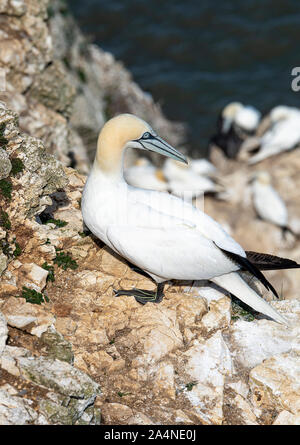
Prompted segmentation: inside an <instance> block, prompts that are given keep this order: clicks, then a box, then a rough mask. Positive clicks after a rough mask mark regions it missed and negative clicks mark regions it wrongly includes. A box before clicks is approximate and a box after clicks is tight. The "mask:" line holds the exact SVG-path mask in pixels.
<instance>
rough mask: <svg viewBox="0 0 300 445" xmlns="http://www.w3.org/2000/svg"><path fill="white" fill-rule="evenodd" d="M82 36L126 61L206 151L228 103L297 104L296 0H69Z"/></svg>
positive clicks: (299, 16)
mask: <svg viewBox="0 0 300 445" xmlns="http://www.w3.org/2000/svg"><path fill="white" fill-rule="evenodd" d="M69 6H70V8H71V10H72V12H73V13H74V15H75V17H76V18H77V20H78V22H79V24H80V25H81V28H82V29H83V31H84V32H85V33H86V34H89V35H91V36H92V39H93V41H94V42H95V43H97V44H99V45H100V46H101V47H102V48H103V49H105V50H108V51H110V52H112V53H113V54H114V55H115V57H116V58H117V59H120V60H122V61H123V62H124V64H125V65H126V66H127V68H128V69H130V71H131V72H132V74H133V76H134V79H135V80H136V81H137V82H138V83H139V84H140V85H141V87H142V88H143V89H144V90H146V91H149V92H150V93H151V94H152V95H153V97H154V98H155V100H157V101H159V102H160V103H161V105H162V108H163V110H164V112H165V114H166V115H167V116H168V117H169V118H170V119H173V120H179V121H184V122H186V123H187V124H188V125H189V128H190V132H189V141H188V142H189V144H190V147H191V151H192V153H193V155H198V156H199V155H201V154H205V152H206V149H207V142H208V140H209V137H210V136H211V135H212V134H213V132H214V130H215V123H216V119H217V115H218V113H219V112H220V110H221V109H222V108H223V107H224V105H226V104H227V103H228V102H230V101H233V100H234V101H236V100H237V101H241V102H243V103H246V104H251V105H254V106H255V107H257V108H258V109H259V110H260V111H262V112H263V113H266V112H267V111H268V110H269V109H270V108H271V107H273V106H275V105H278V104H286V105H292V106H300V92H298V93H297V92H294V91H292V89H291V81H292V79H293V78H292V76H291V71H292V68H293V67H295V66H300V2H299V0H226V1H219V0H218V1H217V0H215V1H213V0H201V1H200V0H185V1H179V0H69Z"/></svg>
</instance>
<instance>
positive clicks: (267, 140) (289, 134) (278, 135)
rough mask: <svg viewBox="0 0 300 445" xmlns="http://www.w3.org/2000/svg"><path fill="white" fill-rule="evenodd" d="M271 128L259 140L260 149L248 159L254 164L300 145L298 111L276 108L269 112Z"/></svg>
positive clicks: (290, 108) (291, 108)
mask: <svg viewBox="0 0 300 445" xmlns="http://www.w3.org/2000/svg"><path fill="white" fill-rule="evenodd" d="M270 124H271V127H270V128H269V129H268V130H267V131H266V132H265V133H264V135H263V136H262V137H261V139H260V149H259V151H258V153H257V154H255V155H254V156H252V157H251V158H250V159H249V161H248V162H249V164H256V163H257V162H260V161H262V160H263V159H266V158H269V157H270V156H274V155H276V154H279V153H281V152H284V151H288V150H292V149H293V148H295V147H296V146H297V145H298V144H299V143H300V110H298V109H297V108H293V107H287V106H283V105H280V106H277V107H275V108H273V110H272V111H271V112H270Z"/></svg>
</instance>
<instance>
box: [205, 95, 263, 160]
mask: <svg viewBox="0 0 300 445" xmlns="http://www.w3.org/2000/svg"><path fill="white" fill-rule="evenodd" d="M260 119H261V113H260V112H259V111H258V110H257V109H256V108H254V107H252V106H251V105H243V104H242V103H240V102H231V103H229V104H228V105H226V107H225V108H224V109H223V111H222V112H221V114H220V116H219V118H218V123H217V127H218V132H217V134H216V135H215V136H213V137H212V139H211V141H210V142H211V143H213V144H216V145H217V146H218V147H220V148H221V149H222V150H223V151H224V153H225V154H226V156H227V157H228V158H236V156H237V155H238V152H239V150H240V146H241V144H242V143H243V141H244V140H245V139H246V138H247V137H248V136H251V135H253V134H254V132H255V130H256V129H257V127H258V124H259V122H260Z"/></svg>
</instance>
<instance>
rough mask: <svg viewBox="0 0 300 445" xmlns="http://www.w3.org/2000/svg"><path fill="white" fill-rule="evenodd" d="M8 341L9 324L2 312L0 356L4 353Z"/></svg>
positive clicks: (0, 320) (0, 318) (0, 316)
mask: <svg viewBox="0 0 300 445" xmlns="http://www.w3.org/2000/svg"><path fill="white" fill-rule="evenodd" d="M6 340H7V323H6V319H5V317H4V315H3V314H2V313H1V312H0V356H1V355H2V352H3V351H4V348H5V344H6Z"/></svg>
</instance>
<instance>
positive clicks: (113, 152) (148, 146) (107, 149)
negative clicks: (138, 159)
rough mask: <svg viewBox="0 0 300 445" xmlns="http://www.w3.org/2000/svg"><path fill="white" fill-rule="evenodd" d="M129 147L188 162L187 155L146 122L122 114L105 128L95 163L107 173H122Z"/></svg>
mask: <svg viewBox="0 0 300 445" xmlns="http://www.w3.org/2000/svg"><path fill="white" fill-rule="evenodd" d="M129 147H130V148H139V149H142V150H148V151H154V152H156V153H160V154H162V155H164V156H168V157H171V158H174V159H177V160H178V161H181V162H185V163H186V162H187V161H186V158H185V156H183V155H182V154H181V153H180V152H179V151H177V150H175V148H173V147H172V146H171V145H169V144H168V143H167V142H165V141H164V140H163V139H161V138H160V137H159V136H157V135H156V133H155V132H154V131H153V129H152V128H151V127H150V125H148V124H147V123H146V122H145V121H143V120H142V119H140V118H138V117H136V116H134V115H133V114H120V115H119V116H116V117H113V118H112V119H110V120H109V121H108V122H106V124H105V125H104V126H103V128H102V130H101V132H100V134H99V138H98V145H97V153H96V157H95V164H96V165H97V167H99V168H100V169H101V171H103V172H105V173H114V172H116V171H120V170H121V169H122V162H123V153H124V150H125V149H126V148H129Z"/></svg>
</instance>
